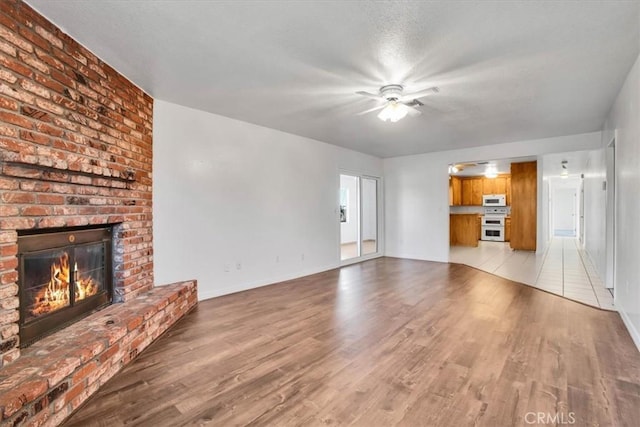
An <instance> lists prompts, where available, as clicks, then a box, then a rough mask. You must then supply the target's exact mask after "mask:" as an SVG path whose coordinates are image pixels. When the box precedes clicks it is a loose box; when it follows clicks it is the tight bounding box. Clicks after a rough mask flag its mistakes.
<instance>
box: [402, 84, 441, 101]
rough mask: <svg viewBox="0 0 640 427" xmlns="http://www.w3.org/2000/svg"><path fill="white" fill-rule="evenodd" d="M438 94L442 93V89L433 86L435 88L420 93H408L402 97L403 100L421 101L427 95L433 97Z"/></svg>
mask: <svg viewBox="0 0 640 427" xmlns="http://www.w3.org/2000/svg"><path fill="white" fill-rule="evenodd" d="M438 92H440V89H438V88H437V87H436V86H433V87H430V88H428V89H425V90H421V91H419V92H414V93H408V94H406V95H402V99H403V100H409V99H419V98H424V97H425V96H427V95H433V94H434V93H438Z"/></svg>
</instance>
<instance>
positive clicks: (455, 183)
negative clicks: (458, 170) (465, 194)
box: [449, 176, 462, 206]
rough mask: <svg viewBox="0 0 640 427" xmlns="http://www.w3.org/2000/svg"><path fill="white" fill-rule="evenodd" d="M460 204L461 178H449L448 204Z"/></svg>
mask: <svg viewBox="0 0 640 427" xmlns="http://www.w3.org/2000/svg"><path fill="white" fill-rule="evenodd" d="M461 204H462V180H461V179H460V178H458V177H457V176H452V177H450V179H449V206H460V205H461Z"/></svg>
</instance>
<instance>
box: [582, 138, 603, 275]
mask: <svg viewBox="0 0 640 427" xmlns="http://www.w3.org/2000/svg"><path fill="white" fill-rule="evenodd" d="M606 173H607V169H606V164H605V151H604V149H599V150H593V151H590V152H589V159H588V160H587V170H586V172H585V174H584V222H585V223H584V248H585V250H586V252H587V254H588V255H589V258H590V259H591V262H592V263H593V265H594V267H595V268H596V270H597V271H598V275H599V276H600V278H601V279H602V280H604V277H605V272H606V247H605V229H606V206H607V198H606V197H607V193H606V191H605V190H604V189H603V187H602V183H603V182H604V181H605V180H606V177H607V176H606Z"/></svg>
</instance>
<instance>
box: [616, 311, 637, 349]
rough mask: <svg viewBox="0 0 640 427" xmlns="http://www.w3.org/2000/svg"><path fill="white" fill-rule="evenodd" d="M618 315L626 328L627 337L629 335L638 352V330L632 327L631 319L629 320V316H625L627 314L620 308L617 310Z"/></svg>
mask: <svg viewBox="0 0 640 427" xmlns="http://www.w3.org/2000/svg"><path fill="white" fill-rule="evenodd" d="M618 313H620V317H621V318H622V323H624V326H626V327H627V331H629V335H631V339H632V340H633V343H634V344H635V345H636V348H637V349H638V351H640V333H638V330H637V329H636V327H635V326H634V325H633V323H632V322H631V319H629V316H627V313H626V312H625V311H624V310H623V309H622V307H620V308H619V309H618Z"/></svg>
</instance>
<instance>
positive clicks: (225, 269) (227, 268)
mask: <svg viewBox="0 0 640 427" xmlns="http://www.w3.org/2000/svg"><path fill="white" fill-rule="evenodd" d="M229 270H231V266H230V265H229V264H225V265H224V271H225V273H228V272H229Z"/></svg>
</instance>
